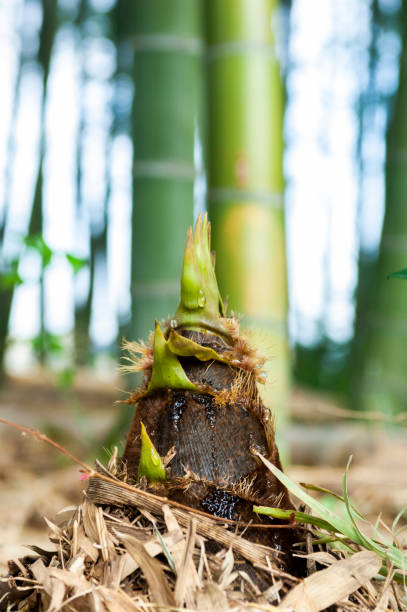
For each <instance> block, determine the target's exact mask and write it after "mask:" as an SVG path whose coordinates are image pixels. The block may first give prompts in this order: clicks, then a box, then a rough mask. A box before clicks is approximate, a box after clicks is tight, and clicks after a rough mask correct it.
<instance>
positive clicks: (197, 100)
mask: <svg viewBox="0 0 407 612" xmlns="http://www.w3.org/2000/svg"><path fill="white" fill-rule="evenodd" d="M127 7H128V9H129V23H130V24H131V31H130V32H129V40H130V42H131V44H132V47H133V51H134V63H133V77H134V83H135V95H134V104H133V112H132V139H133V151H134V165H133V217H132V231H133V237H132V270H131V296H132V320H131V326H130V327H131V329H130V330H129V334H130V335H131V336H132V337H135V338H140V337H145V336H146V334H147V332H148V330H149V329H150V327H151V316H152V314H153V315H154V316H156V317H157V319H159V320H160V319H162V318H164V317H168V315H169V314H170V313H172V312H174V311H175V309H176V306H177V301H178V290H179V280H178V279H179V276H180V273H181V262H182V253H183V248H184V237H185V232H186V230H187V228H188V226H189V225H191V223H192V221H193V201H194V180H195V174H196V172H195V165H194V139H195V132H196V129H197V124H198V123H199V117H200V110H199V109H200V104H201V86H202V80H203V78H202V75H203V70H202V49H203V41H202V15H201V10H200V9H201V4H200V0H131V1H130V0H129V2H128V5H127Z"/></svg>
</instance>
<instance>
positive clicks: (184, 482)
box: [166, 470, 284, 508]
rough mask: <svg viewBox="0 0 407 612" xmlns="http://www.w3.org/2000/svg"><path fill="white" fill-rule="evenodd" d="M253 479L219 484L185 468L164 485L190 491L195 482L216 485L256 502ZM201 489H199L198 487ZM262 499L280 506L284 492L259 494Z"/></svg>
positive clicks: (257, 494)
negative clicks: (183, 471) (268, 494)
mask: <svg viewBox="0 0 407 612" xmlns="http://www.w3.org/2000/svg"><path fill="white" fill-rule="evenodd" d="M255 481H256V475H254V476H252V477H251V478H250V477H244V478H242V479H241V480H239V481H238V482H228V480H227V479H226V480H224V481H223V482H222V483H221V484H220V483H214V482H212V481H210V480H207V479H206V478H202V477H201V476H197V475H196V474H195V473H194V472H192V471H191V470H185V474H184V476H178V477H177V478H174V479H172V480H169V481H167V483H166V486H167V487H168V489H178V490H183V491H184V492H187V491H190V490H191V487H193V485H195V484H199V485H200V486H201V485H203V486H207V487H210V488H212V487H213V486H216V488H217V489H218V490H219V491H225V492H226V493H230V494H231V495H235V496H236V497H239V498H240V499H242V500H245V501H248V502H252V503H254V504H258V502H259V496H260V493H259V491H257V490H256V489H255V486H254V485H255ZM199 490H201V489H199ZM261 497H262V499H263V501H265V500H266V499H267V500H268V499H270V500H272V501H273V506H275V507H277V508H278V507H280V505H281V503H282V502H283V500H284V493H283V492H282V493H279V494H278V495H276V494H275V493H274V492H273V493H271V494H270V496H269V497H267V496H266V497H265V496H264V494H262V495H261Z"/></svg>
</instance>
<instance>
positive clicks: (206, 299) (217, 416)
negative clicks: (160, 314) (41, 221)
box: [122, 215, 295, 571]
mask: <svg viewBox="0 0 407 612" xmlns="http://www.w3.org/2000/svg"><path fill="white" fill-rule="evenodd" d="M152 342H153V346H152V347H151V345H150V346H145V345H143V344H142V343H141V344H140V343H134V345H133V347H132V345H131V344H130V345H127V347H126V348H127V349H128V350H129V353H130V355H132V356H133V357H134V354H135V353H136V352H137V351H139V354H140V359H139V361H138V362H134V363H132V365H131V366H130V368H131V369H132V370H133V371H134V370H140V369H142V368H144V380H143V383H142V385H141V387H140V388H139V389H138V390H137V393H135V394H134V395H133V397H134V402H135V403H136V409H135V414H134V418H133V421H132V424H131V428H130V431H129V434H128V437H127V442H126V447H125V450H124V454H123V458H122V459H123V462H124V463H125V464H126V466H127V474H128V477H129V479H130V480H133V481H137V479H139V478H140V477H141V476H144V477H145V478H147V480H148V482H149V486H150V487H152V488H154V487H157V486H160V487H161V488H162V487H164V488H165V491H164V494H165V495H166V496H167V497H168V498H170V499H173V500H176V501H179V502H181V503H183V504H185V505H188V506H190V507H193V508H197V509H200V510H204V511H205V512H208V513H210V514H213V515H216V516H219V517H222V518H226V519H232V520H236V521H242V522H244V523H249V522H250V521H251V522H254V523H259V521H262V520H266V519H262V518H259V516H258V515H256V514H254V513H253V504H256V505H273V506H278V507H281V508H290V507H292V506H291V503H290V501H289V498H288V493H287V490H286V489H285V487H284V486H283V485H282V484H281V483H280V482H279V481H278V480H277V479H276V478H275V477H274V476H273V475H272V474H271V472H270V471H268V470H267V469H266V468H265V466H264V465H263V463H262V462H261V461H259V459H258V457H257V454H256V453H260V454H262V455H264V456H265V457H267V459H268V460H269V461H271V462H272V463H273V464H274V465H276V466H277V467H278V468H280V469H281V464H280V459H279V454H278V449H277V446H276V444H275V440H274V425H273V419H272V416H271V413H270V411H269V409H268V408H266V407H265V406H264V405H263V404H262V402H261V399H260V396H259V393H258V390H257V384H256V383H257V382H263V376H262V370H261V366H262V364H263V360H262V359H260V358H259V357H258V355H257V354H256V352H255V350H253V349H252V348H251V347H250V346H249V345H248V343H247V342H246V340H245V338H244V337H243V336H241V335H239V322H238V320H237V319H234V318H233V317H231V318H227V317H226V316H225V312H224V306H223V302H222V299H221V297H220V294H219V289H218V285H217V281H216V276H215V270H214V257H213V256H212V254H211V252H210V224H209V223H208V220H207V216H206V215H205V217H204V218H203V219H201V217H200V216H199V217H198V220H197V223H196V227H195V232H194V233H193V232H192V228H190V229H189V231H188V234H187V240H186V246H185V255H184V264H183V271H182V278H181V301H180V304H179V307H178V309H177V312H176V313H175V316H174V318H173V319H171V320H170V321H169V322H168V323H166V324H164V325H163V329H161V327H160V326H159V325H158V323H157V322H156V325H155V333H154V336H153V341H152ZM151 351H153V362H152V365H151ZM147 353H148V354H147ZM143 364H144V366H143ZM172 449H173V450H174V451H175V453H173V456H172V458H171V459H170V461H169V462H168V465H167V467H166V468H165V469H164V467H163V464H162V462H161V459H160V457H165V456H166V455H167V456H168V455H169V454H170V451H171V450H172ZM157 453H158V454H157ZM157 457H158V460H159V461H158V462H157ZM157 483H160V484H159V485H157ZM280 523H281V521H280ZM246 537H248V538H250V539H252V540H253V541H257V542H261V543H264V544H267V545H270V546H273V547H274V548H276V549H278V550H279V551H282V553H283V554H282V555H281V556H280V561H279V565H280V567H282V568H283V569H286V570H290V571H293V569H294V571H295V568H294V566H293V560H292V557H291V546H292V543H293V541H294V540H293V538H294V537H295V536H294V535H293V532H292V531H291V530H290V529H263V528H261V527H255V528H250V529H248V531H247V532H246ZM284 553H285V554H284Z"/></svg>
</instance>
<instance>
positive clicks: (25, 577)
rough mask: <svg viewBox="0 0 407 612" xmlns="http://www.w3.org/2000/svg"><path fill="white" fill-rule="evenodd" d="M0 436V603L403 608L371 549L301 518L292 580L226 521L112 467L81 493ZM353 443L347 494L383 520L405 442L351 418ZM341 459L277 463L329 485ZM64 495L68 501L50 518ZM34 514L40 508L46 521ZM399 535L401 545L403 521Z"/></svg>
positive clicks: (405, 458)
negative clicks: (335, 538) (300, 547)
mask: <svg viewBox="0 0 407 612" xmlns="http://www.w3.org/2000/svg"><path fill="white" fill-rule="evenodd" d="M319 411H321V408H320V407H319ZM323 412H324V423H327V426H328V427H331V428H332V423H335V424H336V423H338V419H339V418H341V419H342V422H343V423H346V422H347V416H346V415H344V414H342V416H341V415H339V414H336V412H335V414H333V415H331V416H329V406H328V407H324V408H323ZM310 413H311V411H310V410H309V411H308V413H307V414H308V417H307V418H309V416H310ZM98 414H100V412H98ZM304 420H305V419H304ZM24 421H25V419H24ZM20 422H21V419H20ZM29 424H31V423H29ZM338 429H339V428H338ZM352 431H353V429H352ZM360 432H362V433H360ZM8 433H9V432H8ZM363 435H366V437H368V439H369V444H364V443H363V440H362V438H363ZM2 444H3V451H5V452H3V454H2V465H1V468H0V480H1V485H2V496H1V504H0V511H1V521H0V525H1V529H2V534H1V537H0V540H1V544H3V546H4V542H5V541H7V539H8V540H9V545H8V546H7V547H3V550H0V557H2V560H3V561H4V560H5V559H13V560H12V561H10V576H11V577H9V578H7V579H6V580H3V582H2V583H1V585H2V586H0V589H3V600H2V603H1V604H0V608H1V606H3V608H4V609H7V605H8V604H7V600H9V603H10V594H8V595H7V594H6V590H7V589H9V587H11V588H12V592H11V594H12V598H11V601H12V602H13V603H12V605H10V606H9V609H10V610H12V609H16V610H17V609H19V610H29V609H32V610H42V609H43V610H48V612H53V611H54V612H56V611H57V610H98V611H99V610H101V611H102V610H103V611H105V610H114V611H120V610H153V611H155V610H176V609H187V610H208V611H209V610H211V611H212V610H234V611H239V610H263V611H264V610H274V609H278V610H298V611H300V610H301V611H316V610H323V609H326V608H328V607H329V606H333V607H332V608H330V609H332V610H334V609H335V610H344V611H351V610H358V611H359V610H377V611H385V610H403V609H407V605H406V600H405V591H404V589H403V586H402V585H400V584H398V583H396V582H395V581H394V580H393V568H392V567H390V566H389V567H388V575H387V578H384V577H383V578H381V579H379V578H378V577H377V572H378V570H379V568H380V565H381V560H380V559H379V558H378V557H377V556H376V555H375V553H373V552H371V551H366V550H363V549H361V548H358V547H355V550H354V552H353V553H352V554H350V553H346V552H343V551H337V550H336V551H335V550H332V549H329V548H327V547H324V546H322V545H318V546H313V545H312V540H313V539H315V534H313V531H312V529H309V531H308V534H309V535H308V538H307V550H306V551H303V553H302V554H304V553H305V554H306V556H307V561H306V563H307V568H308V572H309V575H308V577H307V578H306V579H305V580H302V581H300V580H299V579H298V578H296V577H294V576H288V575H287V574H284V573H282V572H280V571H279V570H278V567H277V566H276V563H275V552H274V551H273V550H271V549H268V548H267V547H264V546H259V545H254V544H253V543H252V542H249V541H247V540H246V539H245V537H244V531H243V533H242V530H241V529H238V530H237V529H236V526H231V525H224V524H223V523H222V522H221V521H217V520H214V519H211V518H209V517H204V516H198V515H197V514H196V513H192V512H188V511H187V510H184V509H182V508H176V507H174V506H173V505H171V503H170V502H168V503H165V500H164V501H160V500H157V499H153V498H151V497H148V496H147V495H146V493H145V492H144V491H142V490H140V489H135V488H129V487H128V485H126V486H125V487H124V486H123V483H121V482H120V481H118V480H117V479H115V477H114V474H113V478H110V479H109V480H101V479H100V478H98V477H95V478H92V479H91V481H90V483H89V487H88V490H87V493H86V495H85V497H84V498H83V500H82V501H81V499H80V491H79V489H80V488H82V487H81V485H80V483H79V474H78V470H77V468H73V469H72V468H64V469H63V470H62V471H61V470H56V466H55V455H50V453H47V452H44V451H43V449H44V445H39V444H38V442H37V441H35V440H29V439H27V440H25V441H24V442H23V443H22V442H21V438H20V437H19V435H18V436H14V434H13V435H7V438H6V439H2ZM356 444H357V445H358V446H357V447H355V450H356V453H355V454H356V456H357V461H356V462H355V465H354V466H353V467H352V470H351V472H350V493H351V496H352V499H353V500H354V501H355V502H356V504H357V506H358V507H359V508H360V509H361V510H362V512H363V513H364V514H367V515H368V516H369V518H370V520H374V519H375V517H376V516H377V514H379V512H382V511H383V512H384V515H385V517H386V519H388V520H390V521H391V519H392V518H394V516H395V515H396V514H397V513H398V512H399V510H400V509H401V508H402V506H403V505H406V503H407V476H406V471H405V466H406V465H407V445H405V442H404V441H403V437H402V436H401V437H400V436H396V437H395V438H394V437H389V436H388V435H385V434H384V433H383V432H382V431H377V432H372V431H371V430H369V431H367V430H366V428H364V427H363V426H362V428H361V429H360V430H359V433H358V435H357V437H356ZM321 446H323V442H321ZM361 448H363V452H360V450H361ZM23 449H25V450H23ZM27 449H28V450H27ZM353 450H354V449H353V448H348V447H346V451H344V452H345V453H348V452H349V451H350V452H353ZM358 451H359V454H358ZM16 457H17V459H18V460H16ZM7 458H9V459H11V460H10V461H9V460H8V459H7ZM305 459H306V457H305ZM36 461H37V462H38V461H39V463H40V468H39V469H38V468H37V469H35V465H36ZM33 466H34V467H33ZM47 467H48V470H49V471H48V472H47ZM343 468H344V466H343V465H341V467H332V466H329V465H327V462H324V466H323V467H320V466H319V465H312V466H307V465H303V466H298V465H297V466H293V467H292V468H290V470H289V471H288V473H289V475H290V476H291V478H292V479H294V480H296V481H302V482H304V481H305V482H312V483H314V484H317V485H319V486H325V487H327V488H329V489H332V490H336V491H338V492H340V487H341V478H342V474H343ZM64 506H69V508H68V509H65V512H62V513H61V514H59V515H58V516H57V518H56V519H55V518H53V517H54V515H55V512H57V511H58V510H60V509H64ZM125 507H127V510H125V509H124V508H125ZM44 515H45V516H48V517H51V519H52V520H51V521H47V525H48V528H47V529H46V528H45V525H44V523H43V516H44ZM46 530H48V531H49V534H46ZM404 534H405V531H404ZM10 536H11V537H10ZM48 536H49V538H50V540H48ZM10 542H11V544H10ZM13 542H14V544H15V543H17V542H18V543H20V544H23V543H25V544H32V545H34V550H32V551H31V552H33V553H35V556H34V555H32V556H31V558H27V557H26V558H24V559H22V558H21V557H22V554H23V553H22V548H21V547H20V548H19V549H15V548H14V547H13ZM399 543H400V546H401V547H403V548H406V544H407V542H406V538H405V537H404V536H403V533H402V534H401V535H400V538H399ZM35 545H37V546H38V547H37V548H35ZM0 547H1V546H0ZM25 550H27V549H25ZM24 554H26V553H24ZM19 559H20V560H19ZM3 573H4V572H3ZM17 592H19V595H18V594H17Z"/></svg>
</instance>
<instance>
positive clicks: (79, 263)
mask: <svg viewBox="0 0 407 612" xmlns="http://www.w3.org/2000/svg"><path fill="white" fill-rule="evenodd" d="M65 257H66V258H67V260H68V262H69V263H70V264H71V267H72V270H73V273H74V274H78V272H79V271H80V270H82V268H84V267H85V266H86V265H87V263H88V260H87V259H83V258H81V257H76V256H75V255H71V253H66V254H65Z"/></svg>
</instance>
